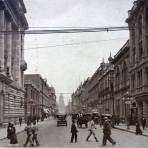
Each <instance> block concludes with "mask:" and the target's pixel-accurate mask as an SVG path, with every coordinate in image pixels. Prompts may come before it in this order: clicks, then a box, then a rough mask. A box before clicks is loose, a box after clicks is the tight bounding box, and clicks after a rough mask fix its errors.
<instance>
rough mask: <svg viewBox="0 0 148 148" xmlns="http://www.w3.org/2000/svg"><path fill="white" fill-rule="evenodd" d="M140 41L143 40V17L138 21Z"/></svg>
mask: <svg viewBox="0 0 148 148" xmlns="http://www.w3.org/2000/svg"><path fill="white" fill-rule="evenodd" d="M138 30H139V40H141V38H142V16H140V17H139V21H138Z"/></svg>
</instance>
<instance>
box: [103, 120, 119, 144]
mask: <svg viewBox="0 0 148 148" xmlns="http://www.w3.org/2000/svg"><path fill="white" fill-rule="evenodd" d="M104 120H105V121H104V124H103V141H102V145H103V146H106V142H107V140H108V141H109V142H110V143H112V145H115V144H116V142H115V141H114V140H113V139H112V138H111V125H110V123H109V120H108V118H107V117H105V118H104Z"/></svg>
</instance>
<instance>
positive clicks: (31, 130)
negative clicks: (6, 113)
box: [7, 117, 40, 147]
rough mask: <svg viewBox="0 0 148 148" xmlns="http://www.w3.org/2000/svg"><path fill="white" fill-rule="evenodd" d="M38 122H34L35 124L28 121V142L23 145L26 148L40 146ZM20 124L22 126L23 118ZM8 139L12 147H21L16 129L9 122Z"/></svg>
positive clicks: (20, 119) (26, 128)
mask: <svg viewBox="0 0 148 148" xmlns="http://www.w3.org/2000/svg"><path fill="white" fill-rule="evenodd" d="M36 123H37V121H36V120H34V121H33V122H30V121H27V126H26V127H25V129H24V131H25V132H26V141H25V143H24V144H23V146H24V147H26V146H27V145H28V144H29V146H31V147H33V146H34V145H35V144H36V146H40V144H39V141H38V136H37V135H38V126H37V124H36ZM19 124H20V126H21V124H22V117H20V118H19ZM7 138H8V139H9V140H10V144H11V145H13V146H14V145H19V144H18V140H17V135H16V129H15V126H14V124H13V123H11V122H9V123H8V126H7Z"/></svg>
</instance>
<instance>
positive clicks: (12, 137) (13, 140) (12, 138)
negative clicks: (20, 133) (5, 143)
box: [10, 124, 18, 144]
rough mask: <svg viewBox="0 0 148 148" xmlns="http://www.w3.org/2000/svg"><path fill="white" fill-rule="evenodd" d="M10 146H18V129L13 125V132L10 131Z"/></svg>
mask: <svg viewBox="0 0 148 148" xmlns="http://www.w3.org/2000/svg"><path fill="white" fill-rule="evenodd" d="M10 144H18V141H17V136H16V129H15V127H14V124H11V130H10Z"/></svg>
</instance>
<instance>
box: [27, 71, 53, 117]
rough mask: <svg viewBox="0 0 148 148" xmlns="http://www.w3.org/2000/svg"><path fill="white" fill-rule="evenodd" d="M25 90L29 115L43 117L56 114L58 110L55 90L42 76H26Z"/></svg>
mask: <svg viewBox="0 0 148 148" xmlns="http://www.w3.org/2000/svg"><path fill="white" fill-rule="evenodd" d="M25 88H26V98H25V102H26V108H27V109H28V110H29V111H28V110H27V111H28V112H29V115H31V116H32V115H33V116H35V115H39V116H40V117H42V116H44V115H45V114H52V113H54V111H55V110H56V95H55V89H54V88H53V87H51V86H49V85H48V83H47V80H46V79H43V78H42V77H41V75H40V74H25ZM37 94H39V95H38V96H37ZM30 106H32V108H30ZM27 111H26V112H27ZM29 115H28V114H27V116H29Z"/></svg>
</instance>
